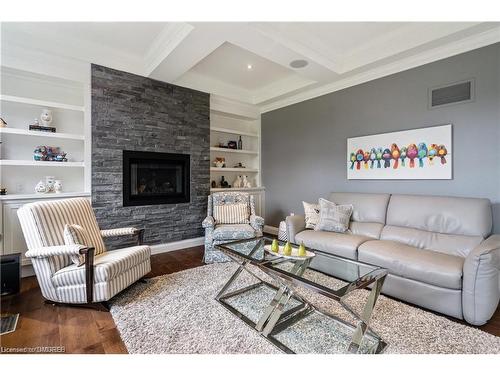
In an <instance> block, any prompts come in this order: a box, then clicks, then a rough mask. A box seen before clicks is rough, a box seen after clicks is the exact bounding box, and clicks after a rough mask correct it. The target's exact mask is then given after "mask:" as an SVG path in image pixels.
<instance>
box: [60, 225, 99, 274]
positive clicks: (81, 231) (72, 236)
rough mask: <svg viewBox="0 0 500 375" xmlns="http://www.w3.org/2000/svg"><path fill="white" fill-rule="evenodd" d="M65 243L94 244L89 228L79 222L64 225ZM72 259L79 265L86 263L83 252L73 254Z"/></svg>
mask: <svg viewBox="0 0 500 375" xmlns="http://www.w3.org/2000/svg"><path fill="white" fill-rule="evenodd" d="M64 244H65V245H84V246H92V244H91V243H90V236H89V234H88V232H87V230H86V229H85V228H83V227H82V226H81V225H78V224H66V225H64ZM71 261H72V262H73V263H74V264H76V265H77V266H78V267H79V266H82V265H83V264H85V257H84V256H83V255H81V254H72V255H71Z"/></svg>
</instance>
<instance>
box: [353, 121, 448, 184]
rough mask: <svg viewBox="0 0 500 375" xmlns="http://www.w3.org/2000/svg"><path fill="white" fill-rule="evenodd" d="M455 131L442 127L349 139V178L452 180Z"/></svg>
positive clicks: (446, 126)
mask: <svg viewBox="0 0 500 375" xmlns="http://www.w3.org/2000/svg"><path fill="white" fill-rule="evenodd" d="M451 131H452V125H442V126H433V127H428V128H420V129H412V130H404V131H398V132H392V133H384V134H376V135H370V136H363V137H355V138H348V139H347V178H348V179H349V180H351V179H400V180H401V179H427V180H450V179H451V178H452V163H451V156H450V155H452V152H451V148H452V144H451V142H452V140H451ZM446 156H447V157H446ZM435 158H436V159H440V162H435V160H434V159H435ZM375 161H376V163H375ZM417 162H418V163H417ZM369 163H370V164H369ZM417 164H418V165H417ZM362 165H363V167H364V168H361V166H362Z"/></svg>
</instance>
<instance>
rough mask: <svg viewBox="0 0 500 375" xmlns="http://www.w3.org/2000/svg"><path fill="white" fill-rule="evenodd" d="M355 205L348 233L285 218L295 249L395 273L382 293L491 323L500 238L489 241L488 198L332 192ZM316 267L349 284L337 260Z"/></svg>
mask: <svg viewBox="0 0 500 375" xmlns="http://www.w3.org/2000/svg"><path fill="white" fill-rule="evenodd" d="M330 200H331V201H332V202H335V203H337V204H352V205H353V206H354V210H353V214H352V218H351V223H350V231H349V232H348V233H346V234H343V233H333V232H322V231H314V230H310V229H305V221H304V216H302V215H294V216H288V217H287V218H286V223H287V234H288V238H289V239H290V241H291V242H295V243H300V242H304V244H305V245H306V246H308V247H311V248H313V249H318V250H322V251H324V252H327V253H330V254H334V255H340V256H343V257H347V258H350V259H357V260H360V261H362V262H366V263H370V264H374V265H378V266H381V267H384V268H387V269H388V270H389V275H388V276H387V278H386V282H385V284H384V288H383V289H382V293H384V294H387V295H389V296H394V297H396V298H398V299H401V300H403V301H407V302H410V303H413V304H416V305H419V306H422V307H425V308H427V309H430V310H434V311H437V312H440V313H443V314H446V315H449V316H452V317H455V318H459V319H465V320H466V321H467V322H469V323H470V324H474V325H482V324H485V323H486V322H487V321H488V320H489V319H490V318H491V316H492V315H493V313H494V312H495V310H496V307H497V305H498V301H499V298H500V288H499V269H500V235H491V236H490V233H491V229H492V212H491V204H490V201H489V200H487V199H479V198H455V197H438V196H419V195H396V194H392V195H391V194H365V193H332V194H331V195H330ZM311 267H312V268H314V269H317V270H319V271H322V272H325V273H327V274H331V275H332V276H337V277H340V278H349V275H346V274H344V272H345V271H344V270H342V269H339V267H338V263H336V262H335V261H334V260H332V258H328V257H325V256H320V255H318V256H317V257H315V259H314V261H313V263H312V264H311Z"/></svg>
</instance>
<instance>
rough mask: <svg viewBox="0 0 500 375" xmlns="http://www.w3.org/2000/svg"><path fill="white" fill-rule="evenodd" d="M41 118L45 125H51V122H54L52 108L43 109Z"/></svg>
mask: <svg viewBox="0 0 500 375" xmlns="http://www.w3.org/2000/svg"><path fill="white" fill-rule="evenodd" d="M40 120H41V122H42V125H43V126H50V124H52V111H51V110H50V109H44V110H42V114H41V115H40Z"/></svg>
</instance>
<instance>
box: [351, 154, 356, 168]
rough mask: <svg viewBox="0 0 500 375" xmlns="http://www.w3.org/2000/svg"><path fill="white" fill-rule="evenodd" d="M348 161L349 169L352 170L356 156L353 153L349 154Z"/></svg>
mask: <svg viewBox="0 0 500 375" xmlns="http://www.w3.org/2000/svg"><path fill="white" fill-rule="evenodd" d="M349 161H350V162H351V167H350V169H354V163H355V162H356V154H355V153H354V152H351V155H350V156H349Z"/></svg>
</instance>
